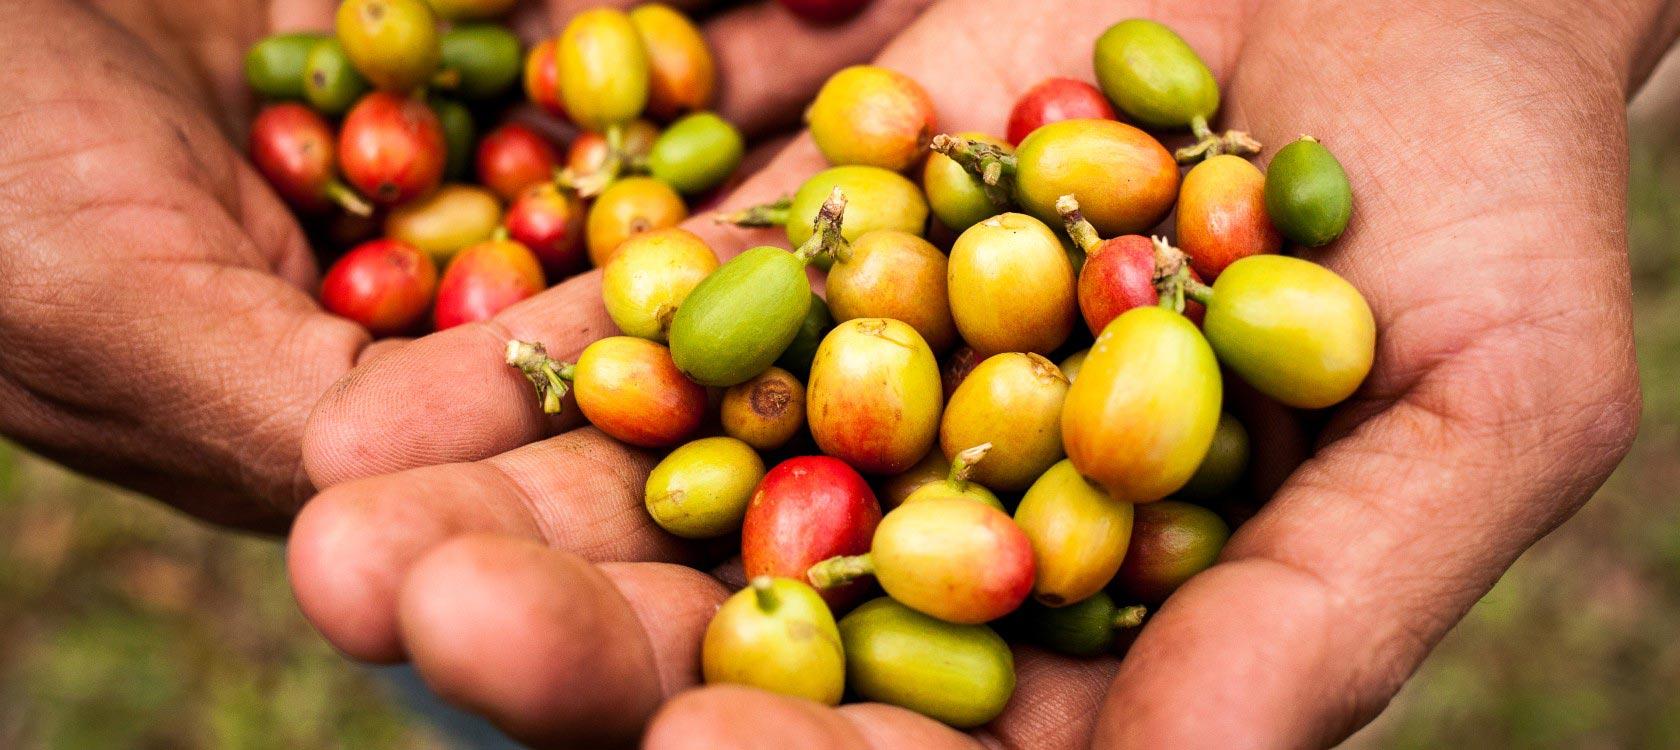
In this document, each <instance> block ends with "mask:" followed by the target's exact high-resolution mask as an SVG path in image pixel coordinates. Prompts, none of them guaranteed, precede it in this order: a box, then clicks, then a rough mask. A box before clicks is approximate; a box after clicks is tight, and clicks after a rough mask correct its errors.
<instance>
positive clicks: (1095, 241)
mask: <svg viewBox="0 0 1680 750" xmlns="http://www.w3.org/2000/svg"><path fill="white" fill-rule="evenodd" d="M1056 213H1059V214H1061V215H1062V225H1063V226H1065V227H1067V233H1068V237H1070V238H1072V239H1073V244H1075V245H1078V246H1079V249H1081V250H1084V251H1085V252H1087V253H1090V252H1093V251H1095V250H1096V249H1097V246H1098V245H1101V244H1102V237H1101V236H1099V235H1098V234H1097V228H1096V227H1094V226H1091V222H1089V221H1086V220H1085V214H1083V213H1080V211H1079V200H1078V199H1076V198H1074V197H1073V196H1072V195H1064V196H1062V197H1060V198H1057V199H1056Z"/></svg>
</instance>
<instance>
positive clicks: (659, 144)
mask: <svg viewBox="0 0 1680 750" xmlns="http://www.w3.org/2000/svg"><path fill="white" fill-rule="evenodd" d="M745 149H746V142H745V141H744V140H743V139H742V137H741V131H739V130H736V129H735V126H734V125H731V124H729V121H728V120H725V119H723V118H722V117H718V116H717V115H715V114H712V113H711V112H696V113H694V114H691V115H688V116H686V117H683V118H682V119H680V120H677V121H676V122H673V123H671V126H670V127H668V128H666V129H665V132H664V133H661V134H660V135H659V139H658V140H656V141H654V142H653V151H652V152H650V153H649V154H648V170H649V171H651V172H652V173H653V176H654V177H657V178H659V179H661V180H664V181H665V182H666V183H667V184H669V185H670V186H671V187H674V188H676V189H677V192H679V193H683V194H684V195H694V194H696V193H703V192H705V191H707V190H710V189H712V188H714V187H717V186H718V185H721V184H723V181H724V180H727V179H729V175H730V174H731V173H733V172H734V171H735V168H736V167H738V166H740V165H741V156H742V154H743V153H745Z"/></svg>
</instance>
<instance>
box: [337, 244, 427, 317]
mask: <svg viewBox="0 0 1680 750" xmlns="http://www.w3.org/2000/svg"><path fill="white" fill-rule="evenodd" d="M437 283H438V280H437V266H436V265H435V264H433V263H432V259H431V257H430V256H428V255H426V254H425V253H423V252H421V251H420V249H419V248H416V247H414V246H412V245H409V244H407V243H404V242H399V241H397V240H391V239H380V240H374V241H372V242H366V243H363V244H361V245H358V246H356V247H355V248H353V249H351V250H350V252H348V253H345V255H344V257H342V258H339V259H338V262H336V263H334V264H333V266H332V268H330V269H328V270H327V275H326V277H325V278H323V279H322V281H321V305H322V306H323V307H325V308H327V311H328V312H331V313H333V314H334V315H340V316H343V317H346V318H349V319H351V320H353V321H356V322H357V323H360V324H362V326H363V327H365V328H367V329H368V331H370V332H372V333H373V335H375V336H396V335H400V334H403V333H408V332H410V331H412V330H413V328H414V326H415V324H417V323H419V322H420V318H421V317H422V316H424V315H425V314H426V308H427V307H428V306H429V305H431V302H432V292H433V291H434V290H436V289H437Z"/></svg>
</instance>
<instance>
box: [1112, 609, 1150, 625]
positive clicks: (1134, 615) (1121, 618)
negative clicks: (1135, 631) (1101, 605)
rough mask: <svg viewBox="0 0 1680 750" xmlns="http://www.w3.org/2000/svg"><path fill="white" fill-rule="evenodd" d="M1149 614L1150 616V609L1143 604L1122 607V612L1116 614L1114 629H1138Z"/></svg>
mask: <svg viewBox="0 0 1680 750" xmlns="http://www.w3.org/2000/svg"><path fill="white" fill-rule="evenodd" d="M1147 614H1149V608H1148V607H1145V606H1143V605H1142V604H1133V605H1132V606H1130V607H1121V608H1120V611H1118V612H1115V613H1114V629H1115V630H1130V629H1132V628H1135V627H1138V626H1140V625H1142V624H1143V618H1144V616H1145V615H1147Z"/></svg>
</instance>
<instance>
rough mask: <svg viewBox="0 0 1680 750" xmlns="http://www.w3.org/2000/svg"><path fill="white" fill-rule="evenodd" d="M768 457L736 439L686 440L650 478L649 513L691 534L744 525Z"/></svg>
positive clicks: (679, 533) (697, 536) (714, 533)
mask: <svg viewBox="0 0 1680 750" xmlns="http://www.w3.org/2000/svg"><path fill="white" fill-rule="evenodd" d="M763 478H764V461H763V460H762V459H760V458H759V457H758V452H757V451H754V450H753V449H752V446H750V445H747V444H746V443H743V442H741V441H739V440H736V439H735V438H731V437H710V438H701V439H700V440H695V441H693V442H690V443H686V444H684V445H682V446H681V447H679V448H677V449H676V450H674V451H671V454H670V455H668V456H666V457H665V460H663V461H660V462H659V464H658V465H657V466H655V467H653V471H652V472H651V473H649V474H648V480H647V494H646V501H647V509H648V515H651V516H653V520H654V523H657V524H659V528H662V529H664V530H666V531H669V532H671V533H672V534H676V535H677V536H680V537H683V538H686V539H709V538H712V537H719V536H723V535H725V534H729V533H732V532H735V531H738V530H740V528H741V517H742V516H743V515H745V514H746V512H747V501H749V500H751V499H752V494H753V489H754V488H756V487H758V480H760V479H763Z"/></svg>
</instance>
